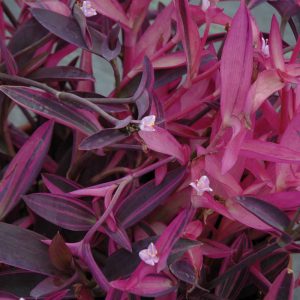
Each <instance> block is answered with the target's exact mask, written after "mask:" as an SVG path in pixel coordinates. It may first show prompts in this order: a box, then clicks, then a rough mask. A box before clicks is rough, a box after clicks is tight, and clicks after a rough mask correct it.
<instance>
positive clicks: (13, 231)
mask: <svg viewBox="0 0 300 300" xmlns="http://www.w3.org/2000/svg"><path fill="white" fill-rule="evenodd" d="M0 238H1V241H5V243H0V261H1V262H2V263H5V264H7V265H9V266H13V267H16V268H20V269H24V270H29V271H32V272H36V273H40V274H44V275H49V276H53V275H55V274H58V270H57V269H55V268H54V266H53V265H52V264H51V263H50V260H49V256H48V247H47V246H46V245H45V244H43V243H42V242H41V241H42V240H45V239H46V238H45V237H44V236H42V235H40V234H37V233H35V232H33V231H29V230H26V229H23V228H20V227H17V226H15V225H10V224H6V223H0ZM24 245H26V247H24Z"/></svg>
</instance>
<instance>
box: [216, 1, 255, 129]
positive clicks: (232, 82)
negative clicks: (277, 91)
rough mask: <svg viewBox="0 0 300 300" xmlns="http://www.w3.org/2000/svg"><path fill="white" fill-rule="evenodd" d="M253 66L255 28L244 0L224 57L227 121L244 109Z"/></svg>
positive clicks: (223, 106)
mask: <svg viewBox="0 0 300 300" xmlns="http://www.w3.org/2000/svg"><path fill="white" fill-rule="evenodd" d="M252 68H253V46H252V30H251V22H250V18H249V13H248V10H247V7H246V6H245V3H244V1H242V2H241V5H240V8H239V10H238V11H237V13H236V15H235V16H234V18H233V20H232V25H231V28H230V30H229V33H228V36H227V38H226V41H225V45H224V49H223V53H222V60H221V69H220V71H221V87H222V89H221V114H222V118H223V123H224V124H226V125H230V123H231V122H230V121H231V117H232V115H234V116H239V114H240V113H241V112H242V111H243V109H244V104H245V101H246V95H247V92H248V89H249V87H250V82H251V76H252Z"/></svg>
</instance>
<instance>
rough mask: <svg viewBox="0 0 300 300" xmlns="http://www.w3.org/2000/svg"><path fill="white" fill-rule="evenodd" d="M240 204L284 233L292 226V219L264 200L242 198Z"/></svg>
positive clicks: (239, 199) (239, 198)
mask: <svg viewBox="0 0 300 300" xmlns="http://www.w3.org/2000/svg"><path fill="white" fill-rule="evenodd" d="M238 201H239V203H240V204H241V205H242V206H243V207H245V208H246V209H247V210H248V211H250V212H251V213H253V214H254V215H255V216H257V217H258V218H259V219H261V220H262V221H263V222H265V223H267V224H269V225H270V226H272V227H273V228H275V229H277V230H279V231H281V232H283V231H284V230H285V229H286V228H287V227H288V226H289V224H290V219H289V218H288V217H287V215H286V214H284V213H283V212H282V211H281V210H280V209H279V208H277V207H276V206H273V205H272V204H270V203H268V202H265V201H263V200H260V199H257V198H254V197H248V196H242V197H238Z"/></svg>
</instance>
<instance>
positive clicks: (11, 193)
mask: <svg viewBox="0 0 300 300" xmlns="http://www.w3.org/2000/svg"><path fill="white" fill-rule="evenodd" d="M52 130H53V122H51V121H49V122H46V123H45V124H43V125H42V126H40V127H39V128H38V129H37V130H36V131H35V132H34V133H33V135H32V136H31V137H30V138H29V139H28V140H27V141H26V143H25V144H24V145H23V147H22V148H21V149H20V150H19V152H18V153H17V155H16V156H15V157H14V159H13V160H12V161H11V162H10V164H9V166H8V168H7V170H6V172H5V174H4V176H3V179H2V181H1V183H0V219H2V218H4V217H5V216H6V215H7V214H8V213H9V212H10V211H11V210H12V209H13V208H14V207H15V206H16V205H17V204H18V202H19V201H20V200H21V196H22V195H23V194H24V193H26V192H27V190H28V189H29V188H30V186H31V185H32V183H33V182H34V180H35V178H36V177H37V175H38V174H39V172H40V170H41V168H42V165H43V162H44V159H45V157H46V155H47V153H48V149H49V145H50V142H51V136H52Z"/></svg>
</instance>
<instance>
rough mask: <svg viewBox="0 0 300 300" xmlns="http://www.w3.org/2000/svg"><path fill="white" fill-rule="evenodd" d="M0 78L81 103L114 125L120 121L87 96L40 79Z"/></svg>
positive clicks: (0, 75)
mask: <svg viewBox="0 0 300 300" xmlns="http://www.w3.org/2000/svg"><path fill="white" fill-rule="evenodd" d="M0 80H2V81H7V82H14V83H21V84H23V85H30V86H34V87H36V88H39V89H42V90H44V91H46V92H49V93H51V94H52V95H54V96H55V97H57V98H58V99H60V100H62V101H70V102H73V103H80V104H82V105H84V106H86V107H88V108H90V109H92V110H93V111H95V112H97V113H98V114H99V115H100V116H101V117H102V118H104V119H105V120H107V121H108V122H109V123H111V124H113V125H116V124H117V123H118V122H119V120H118V119H116V118H114V117H113V116H111V115H110V114H108V113H107V112H105V111H104V110H103V109H101V108H100V107H99V106H97V105H96V104H95V103H92V102H90V101H88V100H87V99H85V98H81V97H79V96H77V95H74V94H71V93H68V92H60V91H58V90H56V89H54V88H52V87H50V86H48V85H46V84H44V83H41V82H38V81H35V80H32V79H28V78H24V77H20V76H12V75H8V74H5V73H0Z"/></svg>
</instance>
